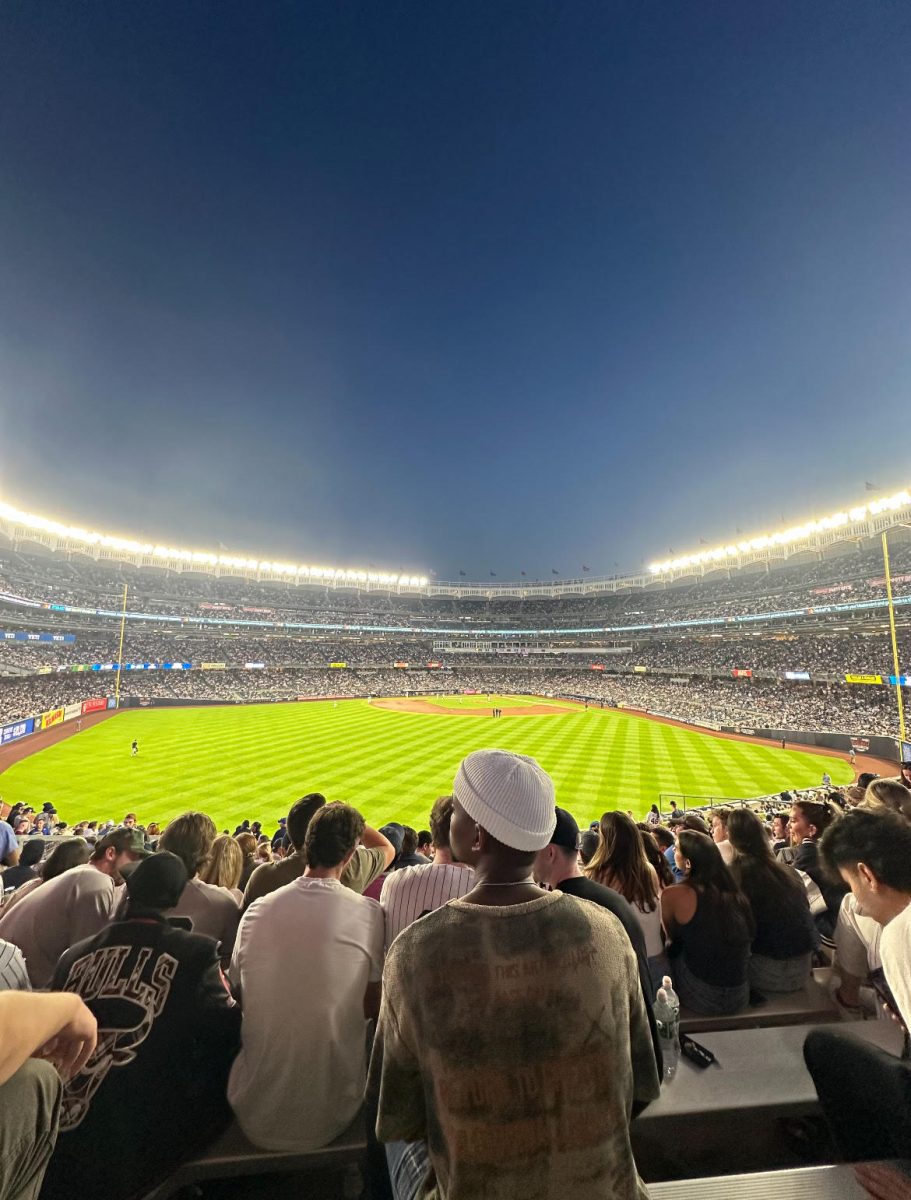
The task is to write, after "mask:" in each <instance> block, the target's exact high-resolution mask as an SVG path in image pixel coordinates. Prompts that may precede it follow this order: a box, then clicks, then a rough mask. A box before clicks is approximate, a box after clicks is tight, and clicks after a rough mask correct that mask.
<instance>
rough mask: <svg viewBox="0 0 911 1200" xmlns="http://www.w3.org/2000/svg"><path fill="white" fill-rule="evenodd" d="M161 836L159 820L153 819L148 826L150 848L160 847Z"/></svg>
mask: <svg viewBox="0 0 911 1200" xmlns="http://www.w3.org/2000/svg"><path fill="white" fill-rule="evenodd" d="M160 837H161V826H160V825H159V824H158V823H157V821H151V822H150V823H149V824H148V825H147V826H146V846H147V847H148V848H149V849H150V850H153V851H154V850H157V849H158V839H159V838H160Z"/></svg>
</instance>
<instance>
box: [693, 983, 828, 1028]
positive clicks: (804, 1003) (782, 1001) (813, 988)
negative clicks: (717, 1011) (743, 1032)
mask: <svg viewBox="0 0 911 1200" xmlns="http://www.w3.org/2000/svg"><path fill="white" fill-rule="evenodd" d="M830 975H831V968H829V967H820V968H818V969H817V970H815V971H814V972H813V975H812V977H811V978H810V979H809V980H808V981H807V984H806V986H805V987H804V988H802V989H801V990H800V991H799V992H790V993H789V994H788V995H785V996H773V995H770V996H768V998H767V1000H766V1002H765V1003H764V1004H751V1005H750V1006H749V1008H746V1009H744V1011H743V1012H740V1013H735V1014H734V1016H726V1017H704V1016H700V1015H699V1014H698V1013H694V1012H690V1011H689V1010H688V1009H686V1008H681V1010H680V1029H681V1031H682V1032H683V1033H692V1034H698V1033H706V1032H708V1031H709V1030H722V1029H762V1028H765V1027H767V1026H776V1025H779V1026H780V1025H810V1024H812V1025H823V1024H826V1023H827V1022H829V1021H838V1020H839V1019H840V1017H839V1011H838V1006H837V1005H836V1003H835V1001H834V1000H833V999H832V996H831V994H830V992H829V989H828V986H827V984H828V979H829V976H830Z"/></svg>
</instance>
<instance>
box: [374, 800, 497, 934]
mask: <svg viewBox="0 0 911 1200" xmlns="http://www.w3.org/2000/svg"><path fill="white" fill-rule="evenodd" d="M451 820H452V796H440V798H439V800H437V802H436V803H435V804H434V806H433V811H432V812H431V814H430V835H431V838H432V839H433V862H432V863H429V864H428V865H427V866H424V867H403V868H402V869H401V870H400V871H393V872H391V874H389V875H387V876H386V879H385V881H384V883H383V890H382V891H381V892H380V907H381V908H382V910H383V917H384V918H385V922H386V949H387V950H388V949H389V947H390V946H391V945H392V943H393V941H394V940H395V938H396V937H397V936H398V935H399V934H400V933H401V932H402V930H403V929H405V928H406V927H407V926H408V925H410V924H411V922H412V921H416V920H417V919H418V917H422V916H423V915H424V913H429V912H433V910H434V909H436V908H441V907H442V906H443V905H444V904H447V903H448V902H449V901H450V900H458V898H459V897H460V896H464V895H465V893H466V892H470V891H471V889H472V888H473V887H474V871H473V870H472V869H471V867H468V866H466V865H465V864H464V863H458V862H456V861H455V859H454V858H453V857H452V847H451V846H450V844H449V823H450V821H451Z"/></svg>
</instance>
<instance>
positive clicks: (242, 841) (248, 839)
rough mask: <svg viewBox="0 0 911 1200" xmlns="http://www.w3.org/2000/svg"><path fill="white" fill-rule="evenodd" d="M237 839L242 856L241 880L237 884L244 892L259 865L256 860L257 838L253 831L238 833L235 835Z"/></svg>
mask: <svg viewBox="0 0 911 1200" xmlns="http://www.w3.org/2000/svg"><path fill="white" fill-rule="evenodd" d="M235 841H236V842H237V844H238V846H240V852H241V856H242V866H241V869H240V882H239V883H238V885H237V886H238V887H239V888H240V890H241V892H243V891H244V890H245V888H246V886H247V884H248V883H249V882H250V876H251V875H252V874H253V872H254V871H255V870H256V868H257V867H258V866H259V863H258V862H257V861H256V838H255V837H254V836H253V834H252V833H238V834H237V835H236V837H235Z"/></svg>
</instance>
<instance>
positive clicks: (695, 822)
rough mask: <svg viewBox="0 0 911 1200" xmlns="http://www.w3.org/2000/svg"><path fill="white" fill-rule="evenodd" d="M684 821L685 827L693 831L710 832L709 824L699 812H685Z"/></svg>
mask: <svg viewBox="0 0 911 1200" xmlns="http://www.w3.org/2000/svg"><path fill="white" fill-rule="evenodd" d="M682 823H683V828H684V829H689V830H691V831H692V832H693V833H704V834H706V835H708V834H709V827H708V825H707V824H706V823H705V821H704V820H703V819H702V817H700V816H699V814H698V813H684V814H683V822H682Z"/></svg>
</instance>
